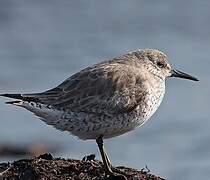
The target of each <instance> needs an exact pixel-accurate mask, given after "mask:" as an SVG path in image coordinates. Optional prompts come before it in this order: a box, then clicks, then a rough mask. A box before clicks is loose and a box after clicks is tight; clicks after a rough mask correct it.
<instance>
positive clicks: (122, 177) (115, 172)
mask: <svg viewBox="0 0 210 180" xmlns="http://www.w3.org/2000/svg"><path fill="white" fill-rule="evenodd" d="M106 173H107V175H109V178H108V179H109V180H115V179H116V180H127V176H128V174H127V173H126V172H124V171H121V170H120V169H118V168H116V167H113V166H110V168H108V169H106Z"/></svg>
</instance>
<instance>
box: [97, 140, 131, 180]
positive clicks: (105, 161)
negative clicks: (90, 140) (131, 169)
mask: <svg viewBox="0 0 210 180" xmlns="http://www.w3.org/2000/svg"><path fill="white" fill-rule="evenodd" d="M96 143H97V144H98V148H99V151H100V153H101V157H102V160H103V164H104V166H105V169H106V171H107V173H108V174H109V175H111V176H113V177H118V178H119V179H123V180H127V178H126V177H125V176H124V175H123V174H125V173H121V171H120V170H118V171H116V170H117V169H116V168H114V167H113V166H112V165H111V162H110V160H109V157H108V155H107V153H106V152H105V149H104V145H103V136H99V137H98V138H97V139H96ZM112 169H113V171H114V172H115V173H114V172H113V171H112ZM116 173H117V174H116Z"/></svg>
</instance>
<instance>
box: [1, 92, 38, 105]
mask: <svg viewBox="0 0 210 180" xmlns="http://www.w3.org/2000/svg"><path fill="white" fill-rule="evenodd" d="M0 96H3V97H8V98H13V99H19V100H16V101H8V102H6V103H7V104H14V105H17V104H19V103H21V102H22V101H35V98H32V97H25V96H22V94H0Z"/></svg>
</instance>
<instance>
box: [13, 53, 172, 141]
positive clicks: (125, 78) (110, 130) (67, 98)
mask: <svg viewBox="0 0 210 180" xmlns="http://www.w3.org/2000/svg"><path fill="white" fill-rule="evenodd" d="M157 62H161V63H162V64H163V65H164V69H161V68H160V67H158V66H157V65H156V63H157ZM170 70H171V66H170V65H169V63H168V61H167V56H166V55H165V54H163V53H162V52H160V51H158V50H151V49H146V50H138V51H135V52H131V53H128V54H125V55H123V56H120V57H118V58H114V59H112V60H108V61H105V62H102V63H99V64H96V65H93V66H91V67H88V68H86V69H84V70H82V71H80V72H78V73H76V74H74V75H73V76H71V77H70V78H68V79H67V80H65V81H64V82H63V83H62V84H60V85H59V86H58V87H56V88H53V89H51V90H48V91H46V92H43V93H36V94H22V95H21V96H22V101H20V102H16V103H13V104H16V105H19V106H22V107H24V108H26V109H28V110H29V111H31V112H33V113H35V114H36V115H37V116H39V117H40V118H41V119H42V120H43V121H44V122H46V123H47V124H50V125H53V126H54V127H55V128H57V129H59V130H62V131H69V132H71V133H72V134H74V135H76V136H78V137H79V138H81V139H96V138H97V137H98V136H100V135H103V137H104V138H110V137H113V136H118V135H121V134H124V133H126V132H128V131H131V130H133V129H134V128H135V127H138V126H141V125H143V124H144V123H145V122H146V121H147V120H148V119H149V118H150V117H151V115H152V114H153V113H154V112H155V111H156V110H157V108H158V106H159V105H160V103H161V101H162V99H163V96H164V92H165V78H166V77H167V76H169V75H170Z"/></svg>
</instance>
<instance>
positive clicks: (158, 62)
mask: <svg viewBox="0 0 210 180" xmlns="http://www.w3.org/2000/svg"><path fill="white" fill-rule="evenodd" d="M134 54H135V56H136V57H137V58H138V59H139V60H140V61H141V62H142V63H141V64H144V67H145V68H146V70H147V71H148V72H149V73H151V74H152V75H154V76H156V77H158V78H160V79H162V80H165V78H166V77H179V78H184V79H189V80H193V81H198V79H197V78H195V77H193V76H191V75H189V74H186V73H184V72H181V71H179V70H176V69H173V68H172V66H171V65H170V63H169V62H168V57H167V55H166V54H164V53H163V52H161V51H158V50H154V49H143V50H138V51H136V52H134Z"/></svg>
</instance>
